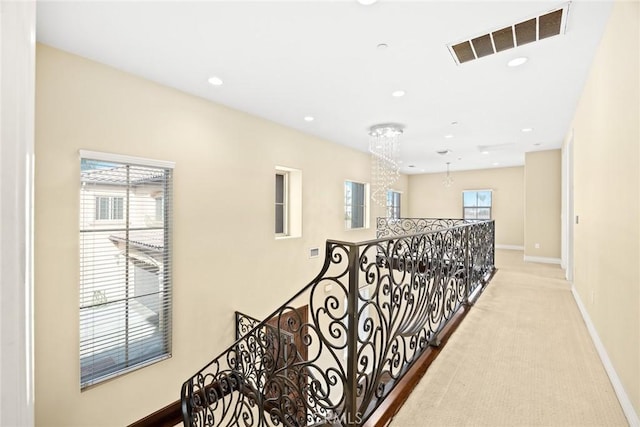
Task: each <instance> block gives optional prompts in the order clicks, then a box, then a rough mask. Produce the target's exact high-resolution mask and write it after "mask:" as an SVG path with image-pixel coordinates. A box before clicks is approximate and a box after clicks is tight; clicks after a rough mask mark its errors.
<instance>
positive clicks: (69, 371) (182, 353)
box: [35, 45, 408, 426]
mask: <svg viewBox="0 0 640 427" xmlns="http://www.w3.org/2000/svg"><path fill="white" fill-rule="evenodd" d="M36 73H37V75H36V84H37V86H36V182H35V193H36V194H35V210H36V212H35V236H36V237H35V311H36V316H35V349H36V353H35V386H36V390H35V392H36V422H37V424H38V425H46V426H63V425H64V426H86V425H89V424H90V425H92V426H98V425H105V426H106V425H109V426H114V425H125V424H128V423H130V422H132V421H134V420H136V419H139V418H140V417H142V416H144V415H147V414H148V413H150V412H152V411H153V410H156V409H158V408H160V407H161V406H164V405H166V404H168V403H170V402H172V401H174V400H176V399H177V398H179V392H180V386H181V384H182V382H183V381H184V380H185V379H187V378H188V377H189V376H190V375H192V374H193V373H195V371H197V370H198V369H200V368H201V367H202V366H203V365H204V364H205V363H207V362H208V361H209V360H211V359H212V358H213V357H214V356H216V355H217V354H219V352H221V351H222V350H224V348H226V347H227V346H228V345H229V344H231V343H232V341H233V336H234V329H233V312H234V310H240V311H242V312H245V313H247V314H250V315H254V316H257V317H263V316H265V315H267V314H268V313H270V312H271V311H272V310H274V309H275V308H276V307H277V306H278V305H280V304H281V303H282V302H284V301H285V299H287V298H289V297H290V296H292V295H293V294H294V293H295V291H297V290H298V289H300V288H301V287H302V286H304V285H305V284H306V283H308V281H309V280H310V279H311V278H313V277H314V276H315V274H316V273H317V272H318V271H319V269H320V267H321V264H322V261H323V260H322V257H319V258H315V259H309V256H308V251H309V248H311V247H320V248H321V254H323V253H324V251H323V248H324V241H325V240H326V239H327V238H334V239H342V240H351V241H359V240H364V239H370V238H372V237H373V236H374V235H375V233H374V229H373V228H370V229H369V230H365V231H345V230H344V215H343V204H344V193H343V191H344V190H343V182H344V180H345V179H352V180H358V181H362V182H367V181H369V178H370V177H369V174H370V162H369V157H368V156H367V155H366V154H365V153H362V152H358V151H354V150H351V149H348V148H345V147H342V146H338V145H335V144H331V143H328V142H326V141H323V140H319V139H317V138H314V137H311V136H308V135H305V134H302V133H300V132H297V131H294V130H291V129H287V128H284V127H282V126H279V125H276V124H274V123H272V122H268V121H265V120H261V119H258V118H255V117H252V116H250V115H247V114H244V113H241V112H238V111H235V110H232V109H229V108H226V107H223V106H219V105H215V104H212V103H210V102H207V101H205V100H203V99H200V98H196V97H192V96H189V95H186V94H184V93H181V92H178V91H176V90H173V89H170V88H166V87H163V86H160V85H157V84H154V83H152V82H149V81H145V80H142V79H140V78H137V77H134V76H131V75H129V74H126V73H123V72H120V71H117V70H114V69H112V68H108V67H105V66H103V65H100V64H97V63H95V62H91V61H88V60H85V59H81V58H79V57H76V56H73V55H69V54H66V53H63V52H61V51H58V50H55V49H52V48H50V47H47V46H42V45H40V46H38V49H37V70H36ZM79 149H87V150H94V151H104V152H112V153H119V154H126V155H131V156H139V157H145V158H152V159H159V160H170V161H175V162H176V168H175V172H174V180H175V181H174V191H175V197H174V211H175V218H174V239H173V242H174V257H173V262H174V276H173V278H174V307H173V316H174V317H173V318H174V323H173V327H174V329H173V357H172V358H171V359H168V360H166V361H163V362H160V363H157V364H155V365H152V366H149V367H146V368H143V369H141V370H138V371H135V372H133V373H130V374H127V375H125V376H122V377H119V378H117V379H114V380H112V381H109V382H107V383H103V384H100V385H98V386H96V387H93V388H91V389H88V390H86V391H84V392H80V386H79V384H80V378H79V371H80V369H79V358H78V341H79V332H78V321H79V318H78V300H79V291H78V281H79V266H78V250H79V238H78V223H79V219H78V217H79V189H80V182H79V177H80V164H79V155H78V150H79ZM276 166H286V167H291V168H296V169H299V170H301V171H302V189H303V201H302V202H303V203H302V212H303V213H302V223H303V235H302V238H298V239H284V240H275V238H274V207H273V206H274V205H273V201H274V184H273V181H274V180H273V175H274V171H275V167H276ZM395 188H396V189H398V190H400V191H403V192H404V194H407V191H408V179H407V177H404V176H403V177H401V180H400V181H399V183H398V184H397V185H396V186H395ZM403 204H404V207H405V209H404V212H403V214H404V213H406V212H407V209H408V200H406V197H404V200H403ZM383 212H384V211H383V210H382V209H377V208H376V209H375V210H374V212H372V215H371V224H372V226H375V221H374V219H375V216H376V215H380V214H382V213H383Z"/></svg>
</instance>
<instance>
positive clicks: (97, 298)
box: [79, 152, 173, 388]
mask: <svg viewBox="0 0 640 427" xmlns="http://www.w3.org/2000/svg"><path fill="white" fill-rule="evenodd" d="M111 158H113V159H115V160H110V159H111ZM145 163H146V164H147V165H145ZM149 164H151V165H149ZM172 168H173V163H170V162H164V163H163V162H158V161H150V162H145V160H144V159H134V158H127V157H125V156H109V155H107V154H103V153H92V152H81V172H80V183H81V186H80V305H79V310H80V370H81V388H85V387H88V386H90V385H93V384H95V383H98V382H100V381H103V380H106V379H108V378H111V377H113V376H116V375H119V374H122V373H125V372H128V371H131V370H133V369H137V368H140V367H142V366H145V365H148V364H150V363H153V362H156V361H159V360H162V359H164V358H167V357H169V356H170V355H171V294H172V292H171V291H172V289H171V286H172V281H171V228H172V227H171V226H172V214H173V213H172V199H173V198H172ZM158 200H160V202H159V201H158Z"/></svg>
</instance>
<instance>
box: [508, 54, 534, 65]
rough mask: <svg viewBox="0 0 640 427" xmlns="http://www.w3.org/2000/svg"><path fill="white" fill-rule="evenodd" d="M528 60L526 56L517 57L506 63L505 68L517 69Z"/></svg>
mask: <svg viewBox="0 0 640 427" xmlns="http://www.w3.org/2000/svg"><path fill="white" fill-rule="evenodd" d="M528 60H529V58H527V57H526V56H519V57H517V58H513V59H512V60H511V61H509V62H507V67H519V66H520V65H522V64H524V63H525V62H527V61H528Z"/></svg>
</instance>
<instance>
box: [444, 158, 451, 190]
mask: <svg viewBox="0 0 640 427" xmlns="http://www.w3.org/2000/svg"><path fill="white" fill-rule="evenodd" d="M450 163H451V162H447V175H446V176H445V177H444V179H443V180H442V185H444V186H445V187H451V184H453V177H452V176H451V173H450V172H449V164H450Z"/></svg>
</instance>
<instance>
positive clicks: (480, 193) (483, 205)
mask: <svg viewBox="0 0 640 427" xmlns="http://www.w3.org/2000/svg"><path fill="white" fill-rule="evenodd" d="M492 203H493V201H492V191H491V190H467V191H463V192H462V215H463V218H464V219H483V220H484V219H491V207H492Z"/></svg>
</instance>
